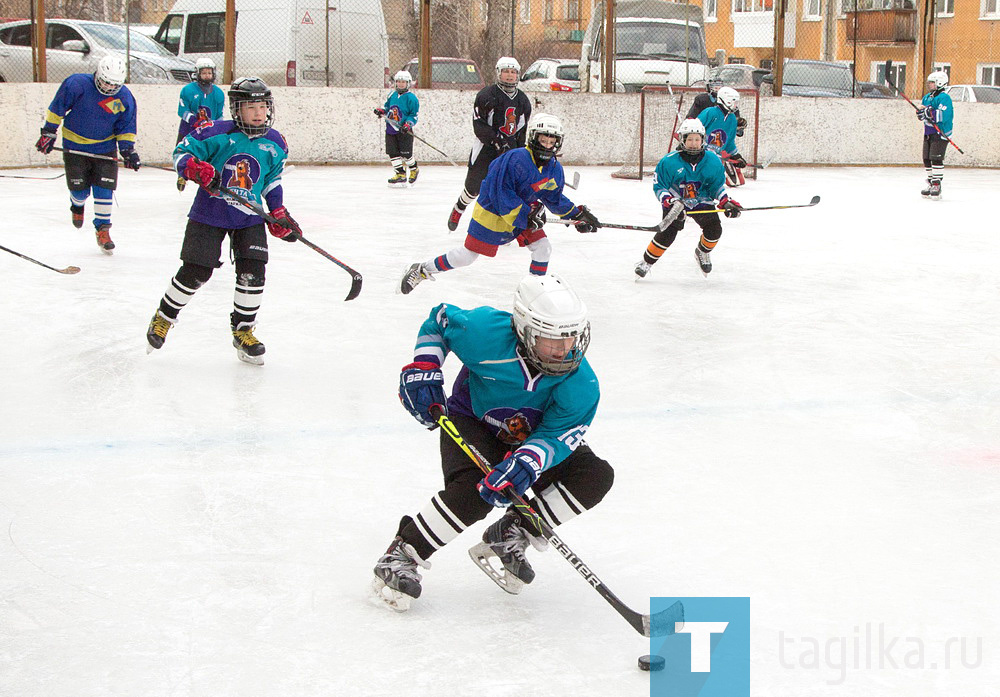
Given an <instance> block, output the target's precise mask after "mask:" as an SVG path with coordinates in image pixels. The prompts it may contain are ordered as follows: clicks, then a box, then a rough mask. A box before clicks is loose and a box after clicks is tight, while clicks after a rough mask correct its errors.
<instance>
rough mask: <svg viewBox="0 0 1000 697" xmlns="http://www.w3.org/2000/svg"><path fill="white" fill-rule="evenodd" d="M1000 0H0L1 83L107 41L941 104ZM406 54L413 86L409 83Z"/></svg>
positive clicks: (443, 79)
mask: <svg viewBox="0 0 1000 697" xmlns="http://www.w3.org/2000/svg"><path fill="white" fill-rule="evenodd" d="M998 2H1000V0H981V2H979V3H971V4H962V3H956V2H955V0H721V1H720V0H697V1H696V2H691V1H689V2H664V1H663V0H613V2H612V3H611V4H610V6H609V4H608V3H607V2H605V0H277V2H274V3H262V2H260V0H228V5H229V6H230V7H232V8H234V11H231V12H230V11H227V0H44V6H42V5H41V4H40V2H39V1H38V0H36V1H34V2H33V1H32V0H0V20H3V23H0V80H2V81H7V82H27V81H42V80H45V81H48V82H59V81H61V80H62V79H64V78H65V77H66V76H67V75H69V74H72V73H74V72H91V71H93V69H94V67H95V66H96V64H97V62H98V61H99V60H100V58H101V57H102V56H103V55H106V54H107V53H108V52H120V53H125V54H127V55H128V58H129V66H130V76H129V79H130V82H133V83H153V84H178V85H179V84H182V83H185V82H187V81H189V80H190V79H191V73H192V71H193V68H194V61H195V60H197V59H198V58H202V57H207V58H211V59H212V60H214V61H215V63H216V65H217V67H218V69H219V81H220V82H225V81H227V80H228V79H229V78H231V77H233V76H239V75H250V74H253V75H258V76H259V77H261V78H263V79H264V80H265V81H266V82H267V83H268V84H271V85H290V86H299V87H325V86H335V87H388V86H390V84H391V77H392V75H393V74H394V73H395V72H396V71H397V70H400V69H403V68H407V69H409V70H410V72H411V73H413V76H414V77H415V78H417V80H418V85H417V86H418V87H419V88H421V89H427V88H434V89H440V88H459V89H476V88H478V87H480V86H482V85H484V84H489V83H490V82H492V81H493V79H494V76H493V66H494V65H495V62H496V60H497V59H498V58H499V57H500V56H503V55H513V56H514V57H515V58H517V59H518V60H519V61H520V62H521V65H522V67H523V68H524V69H525V71H526V72H527V71H528V69H529V68H531V69H532V70H531V73H532V75H533V76H537V77H541V78H546V77H547V73H546V71H548V70H550V68H551V69H553V70H554V68H552V66H561V67H563V68H565V67H566V66H570V68H567V70H570V71H571V72H574V73H575V74H576V77H578V78H579V86H578V87H577V86H576V84H570V85H569V86H567V85H566V84H564V83H560V81H559V80H556V79H551V80H545V79H543V80H542V81H541V84H542V85H543V89H549V88H550V86H551V89H553V90H576V89H580V90H583V91H594V92H599V91H615V92H638V91H640V90H642V89H643V88H645V87H648V86H662V85H665V84H667V83H668V82H669V83H670V84H673V85H686V86H691V85H695V86H697V85H703V84H704V83H705V81H706V80H707V79H708V78H712V79H717V80H720V81H721V82H722V83H723V84H729V85H732V86H734V87H738V88H754V89H759V91H760V94H761V95H769V94H782V95H785V96H831V97H893V96H895V94H894V92H893V90H892V88H891V87H892V85H895V86H898V87H899V88H900V89H901V90H903V91H905V92H906V93H908V94H909V95H911V96H919V95H920V94H921V93H922V91H923V78H924V76H925V75H926V74H927V73H928V72H930V71H931V70H933V69H942V70H944V71H945V72H947V73H948V74H949V75H950V76H951V82H952V83H953V84H956V85H969V86H970V89H969V90H965V91H963V90H962V89H956V90H955V92H954V94H953V97H954V98H956V99H962V98H967V99H970V100H976V101H995V100H993V98H992V97H993V92H994V90H993V89H992V87H990V86H994V85H997V86H1000V43H997V42H996V41H993V40H992V38H991V36H992V35H991V32H993V31H995V28H996V27H995V25H996V24H997V22H1000V4H998ZM42 14H44V24H42V23H40V22H39V19H41V15H42ZM38 27H41V29H38ZM609 27H610V28H611V30H610V31H609V29H608V28H609ZM227 36H228V37H229V41H228V42H227ZM39 42H41V43H44V46H45V51H44V58H45V60H44V61H41V60H40V55H39V47H38V46H37V44H38V43H39ZM227 45H231V46H232V52H231V53H230V55H229V56H228V57H227V54H226V47H227ZM422 55H423V56H425V57H428V58H431V61H430V63H431V67H430V76H429V77H430V83H429V84H420V82H419V81H420V77H421V76H420V73H421V66H420V57H421V56H422ZM538 59H546V60H542V61H539V60H538ZM536 61H537V62H536ZM889 61H891V63H890V62H889ZM549 64H552V66H550V65H549ZM565 74H568V73H565ZM553 75H554V73H553ZM971 86H981V87H989V89H980V90H978V91H973V90H971ZM997 100H1000V95H997Z"/></svg>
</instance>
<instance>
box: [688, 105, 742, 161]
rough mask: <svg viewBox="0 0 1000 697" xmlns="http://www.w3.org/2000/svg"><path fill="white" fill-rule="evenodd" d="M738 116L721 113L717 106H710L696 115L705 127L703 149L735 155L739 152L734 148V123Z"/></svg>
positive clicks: (730, 113)
mask: <svg viewBox="0 0 1000 697" xmlns="http://www.w3.org/2000/svg"><path fill="white" fill-rule="evenodd" d="M738 118H739V117H738V116H737V114H736V113H735V112H732V111H730V112H726V111H723V110H722V108H721V107H719V106H718V105H716V106H710V107H708V108H707V109H705V110H704V111H703V112H701V113H700V114H698V120H699V121H701V122H702V123H703V124H704V125H705V147H707V148H708V149H709V150H711V151H712V152H714V153H723V152H725V153H729V154H730V155H735V154H736V153H738V152H739V148H738V147H736V121H737V120H738Z"/></svg>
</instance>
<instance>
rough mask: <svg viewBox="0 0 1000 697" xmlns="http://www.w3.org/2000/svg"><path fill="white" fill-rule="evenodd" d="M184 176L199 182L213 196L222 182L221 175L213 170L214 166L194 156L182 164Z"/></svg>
mask: <svg viewBox="0 0 1000 697" xmlns="http://www.w3.org/2000/svg"><path fill="white" fill-rule="evenodd" d="M184 178H185V179H188V180H190V181H193V182H195V183H196V184H199V185H200V186H202V187H203V188H204V189H205V190H206V191H208V193H210V194H212V195H213V196H215V195H216V194H217V193H218V191H219V185H220V184H221V183H222V175H221V174H219V173H218V172H216V171H215V167H213V166H212V165H211V164H209V163H208V162H202V161H201V160H199V159H197V158H194V157H192V158H191V159H190V160H188V162H187V164H186V165H185V166H184Z"/></svg>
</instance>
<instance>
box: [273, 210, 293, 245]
mask: <svg viewBox="0 0 1000 697" xmlns="http://www.w3.org/2000/svg"><path fill="white" fill-rule="evenodd" d="M271 217H272V218H274V219H276V220H277V221H278V222H276V223H272V222H270V221H269V222H268V223H267V231H268V232H270V233H271V234H272V235H274V236H275V237H279V238H281V239H283V240H284V241H285V242H294V241H295V240H297V239H298V232H299V224H298V223H296V222H295V220H294V219H293V218H292V216H290V215H288V211H287V210H285V207H284V206H278V207H277V208H275V209H274V210H273V211H271Z"/></svg>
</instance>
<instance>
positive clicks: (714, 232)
mask: <svg viewBox="0 0 1000 697" xmlns="http://www.w3.org/2000/svg"><path fill="white" fill-rule="evenodd" d="M702 217H703V218H706V220H704V221H703V222H702V221H699V222H701V223H702V225H701V234H702V235H704V236H705V239H706V240H708V241H710V242H716V241H718V239H719V238H720V237H722V221H721V220H719V216H718V215H706V216H702Z"/></svg>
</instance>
